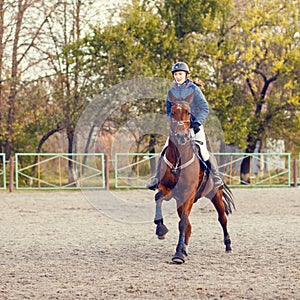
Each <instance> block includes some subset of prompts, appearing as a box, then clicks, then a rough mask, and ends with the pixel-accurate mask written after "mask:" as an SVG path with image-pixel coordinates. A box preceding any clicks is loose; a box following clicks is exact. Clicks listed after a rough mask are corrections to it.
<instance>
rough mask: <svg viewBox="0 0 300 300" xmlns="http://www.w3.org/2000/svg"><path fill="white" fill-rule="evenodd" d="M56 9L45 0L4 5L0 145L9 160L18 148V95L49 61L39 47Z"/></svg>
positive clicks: (0, 38)
mask: <svg viewBox="0 0 300 300" xmlns="http://www.w3.org/2000/svg"><path fill="white" fill-rule="evenodd" d="M56 7H57V4H54V5H50V6H49V5H46V3H45V1H37V0H31V1H29V0H15V1H1V2H0V20H1V21H0V22H1V23H0V25H1V30H0V42H1V46H0V47H1V51H0V79H1V81H0V100H1V101H0V104H1V115H0V116H1V126H2V128H1V129H2V134H1V143H0V145H1V148H2V149H1V150H4V151H5V153H6V156H7V157H8V158H9V156H10V155H11V153H12V152H13V151H15V149H16V148H15V146H14V144H15V142H16V134H15V128H16V127H19V120H18V119H17V118H16V114H17V113H18V112H17V107H19V105H18V103H17V101H18V99H20V97H18V94H20V93H21V92H22V89H23V88H24V86H26V84H25V82H24V80H25V78H26V74H27V75H28V74H30V70H31V69H32V67H33V66H36V65H38V64H39V63H41V61H43V60H44V59H45V56H44V55H37V53H38V52H39V46H38V45H39V43H41V42H42V41H45V40H43V38H44V37H45V36H44V35H43V28H44V26H45V23H46V21H47V19H48V18H49V16H50V15H51V14H52V13H53V12H54V11H55V9H56ZM29 23H30V26H28V24H29ZM22 80H23V82H22Z"/></svg>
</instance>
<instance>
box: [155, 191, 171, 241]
mask: <svg viewBox="0 0 300 300" xmlns="http://www.w3.org/2000/svg"><path fill="white" fill-rule="evenodd" d="M162 202H163V196H162V193H161V191H159V192H158V193H156V195H155V203H156V209H155V218H154V224H156V232H155V233H156V235H157V237H158V239H160V240H162V239H164V238H165V237H166V234H167V233H168V231H169V230H168V228H167V227H166V226H165V225H164V220H163V216H162Z"/></svg>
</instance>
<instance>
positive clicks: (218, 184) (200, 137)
mask: <svg viewBox="0 0 300 300" xmlns="http://www.w3.org/2000/svg"><path fill="white" fill-rule="evenodd" d="M193 139H194V140H195V141H196V142H197V144H199V147H200V152H201V156H202V158H203V160H204V161H205V163H206V165H207V167H208V168H209V170H210V171H211V174H212V176H213V180H214V184H215V188H216V189H221V188H222V187H223V185H224V182H223V180H222V177H221V175H220V173H219V170H218V164H217V161H216V159H215V157H214V156H213V154H212V153H209V152H208V150H207V145H206V136H205V132H204V128H203V126H200V131H199V132H197V133H196V134H195V135H194V137H193Z"/></svg>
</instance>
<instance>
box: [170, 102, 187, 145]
mask: <svg viewBox="0 0 300 300" xmlns="http://www.w3.org/2000/svg"><path fill="white" fill-rule="evenodd" d="M189 127H190V113H189V111H187V110H186V109H185V108H184V107H182V106H181V105H180V104H177V105H174V106H173V107H172V124H171V130H172V134H173V136H174V137H175V139H176V141H177V143H178V144H180V145H184V144H186V143H187V141H188V140H189V133H190V130H189Z"/></svg>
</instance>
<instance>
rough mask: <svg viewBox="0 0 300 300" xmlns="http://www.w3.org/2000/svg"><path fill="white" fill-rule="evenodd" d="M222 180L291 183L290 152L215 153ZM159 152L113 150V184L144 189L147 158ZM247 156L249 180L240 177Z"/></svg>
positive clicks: (261, 184) (241, 183)
mask: <svg viewBox="0 0 300 300" xmlns="http://www.w3.org/2000/svg"><path fill="white" fill-rule="evenodd" d="M214 155H215V157H216V159H217V161H218V164H219V169H220V172H221V174H222V176H223V178H224V180H225V182H226V183H227V184H228V185H229V186H231V187H233V186H236V187H253V186H255V187H271V186H273V187H275V186H281V187H284V186H290V185H291V154H290V153H249V154H248V153H247V154H245V153H215V154H214ZM157 156H158V154H156V155H153V154H150V153H116V154H115V159H114V163H115V167H114V172H115V187H116V188H145V185H146V183H147V182H148V181H149V179H150V177H151V174H150V170H151V168H150V160H151V158H153V157H157ZM245 158H249V159H250V170H249V181H250V182H248V181H247V182H246V181H243V180H241V176H240V169H241V163H242V161H243V160H244V159H245Z"/></svg>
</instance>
